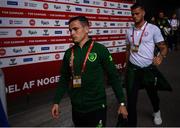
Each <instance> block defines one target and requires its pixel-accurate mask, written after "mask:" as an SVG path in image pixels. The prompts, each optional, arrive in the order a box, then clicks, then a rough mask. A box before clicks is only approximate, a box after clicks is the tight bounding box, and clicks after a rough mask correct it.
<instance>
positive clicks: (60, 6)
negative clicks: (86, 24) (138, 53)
mask: <svg viewBox="0 0 180 128" xmlns="http://www.w3.org/2000/svg"><path fill="white" fill-rule="evenodd" d="M131 5H132V3H129V2H128V3H125V2H118V1H116V0H107V1H104V0H98V1H97V0H1V1H0V68H1V69H2V70H3V72H4V75H5V85H6V93H7V96H8V98H9V99H12V98H18V97H19V96H22V95H24V94H28V93H36V92H40V91H42V90H46V89H48V88H54V87H55V86H56V84H57V82H58V80H59V78H60V74H59V71H60V67H61V62H62V59H63V56H64V52H65V51H66V50H67V49H68V48H70V47H71V46H73V43H72V40H71V39H70V36H69V29H68V20H69V18H71V17H73V16H78V15H84V16H86V17H87V18H88V19H89V20H90V25H91V28H90V33H89V35H91V36H92V38H93V39H94V40H96V41H98V42H99V43H101V44H103V45H105V46H106V47H107V48H108V50H109V51H110V53H112V56H113V58H114V61H115V63H116V66H117V68H118V69H122V68H123V67H124V65H125V62H124V61H125V60H124V59H125V48H126V42H125V33H126V30H127V29H128V28H129V27H130V26H131V25H132V24H133V22H132V19H131V12H130V6H131Z"/></svg>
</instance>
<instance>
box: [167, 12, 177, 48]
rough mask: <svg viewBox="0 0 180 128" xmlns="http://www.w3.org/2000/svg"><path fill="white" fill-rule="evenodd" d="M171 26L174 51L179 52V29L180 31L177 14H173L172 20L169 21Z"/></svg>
mask: <svg viewBox="0 0 180 128" xmlns="http://www.w3.org/2000/svg"><path fill="white" fill-rule="evenodd" d="M169 24H170V25H171V41H172V42H171V43H172V44H173V45H174V50H178V46H177V43H178V29H179V20H178V18H177V15H176V13H173V14H172V18H171V19H170V20H169Z"/></svg>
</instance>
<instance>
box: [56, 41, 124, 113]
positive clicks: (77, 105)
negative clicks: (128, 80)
mask: <svg viewBox="0 0 180 128" xmlns="http://www.w3.org/2000/svg"><path fill="white" fill-rule="evenodd" d="M91 42H92V40H91V39H90V40H89V41H87V42H86V43H85V44H84V46H83V47H82V48H80V47H79V46H78V45H74V46H73V48H74V72H75V73H74V74H75V75H80V74H81V69H82V64H83V62H84V59H85V56H86V53H87V51H88V48H89V46H90V44H91ZM71 50H72V48H70V49H68V50H67V51H66V52H65V55H64V58H63V64H62V67H61V77H60V80H59V84H58V86H57V91H56V95H55V98H54V103H57V104H58V103H59V102H60V100H61V99H62V97H63V95H64V93H65V92H68V94H69V96H70V99H71V104H72V108H73V109H74V110H75V111H78V112H83V113H86V112H90V111H93V110H96V109H99V108H101V107H102V106H105V105H106V94H105V81H106V80H105V75H104V74H105V73H106V74H107V77H108V81H109V84H110V85H111V86H112V88H113V91H114V92H115V95H116V97H117V99H118V102H124V101H125V97H124V93H123V88H122V84H121V83H122V82H121V79H120V75H119V74H118V71H117V69H116V67H115V65H114V63H113V61H112V57H111V54H110V53H109V51H108V49H107V48H106V47H105V46H103V45H102V44H99V43H96V42H95V43H94V46H93V48H92V50H91V52H90V54H89V57H88V60H87V62H86V67H85V71H84V72H83V73H82V75H81V79H82V84H81V88H72V87H71V86H70V83H72V80H71V78H72V73H71V68H70V64H69V63H70V57H71Z"/></svg>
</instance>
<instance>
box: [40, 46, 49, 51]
mask: <svg viewBox="0 0 180 128" xmlns="http://www.w3.org/2000/svg"><path fill="white" fill-rule="evenodd" d="M49 49H50V47H41V51H47V50H49Z"/></svg>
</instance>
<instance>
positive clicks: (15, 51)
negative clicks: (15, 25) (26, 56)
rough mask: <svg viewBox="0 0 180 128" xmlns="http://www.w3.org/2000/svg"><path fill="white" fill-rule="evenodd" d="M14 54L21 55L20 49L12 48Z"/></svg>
mask: <svg viewBox="0 0 180 128" xmlns="http://www.w3.org/2000/svg"><path fill="white" fill-rule="evenodd" d="M13 52H14V53H21V52H22V49H21V48H13Z"/></svg>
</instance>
